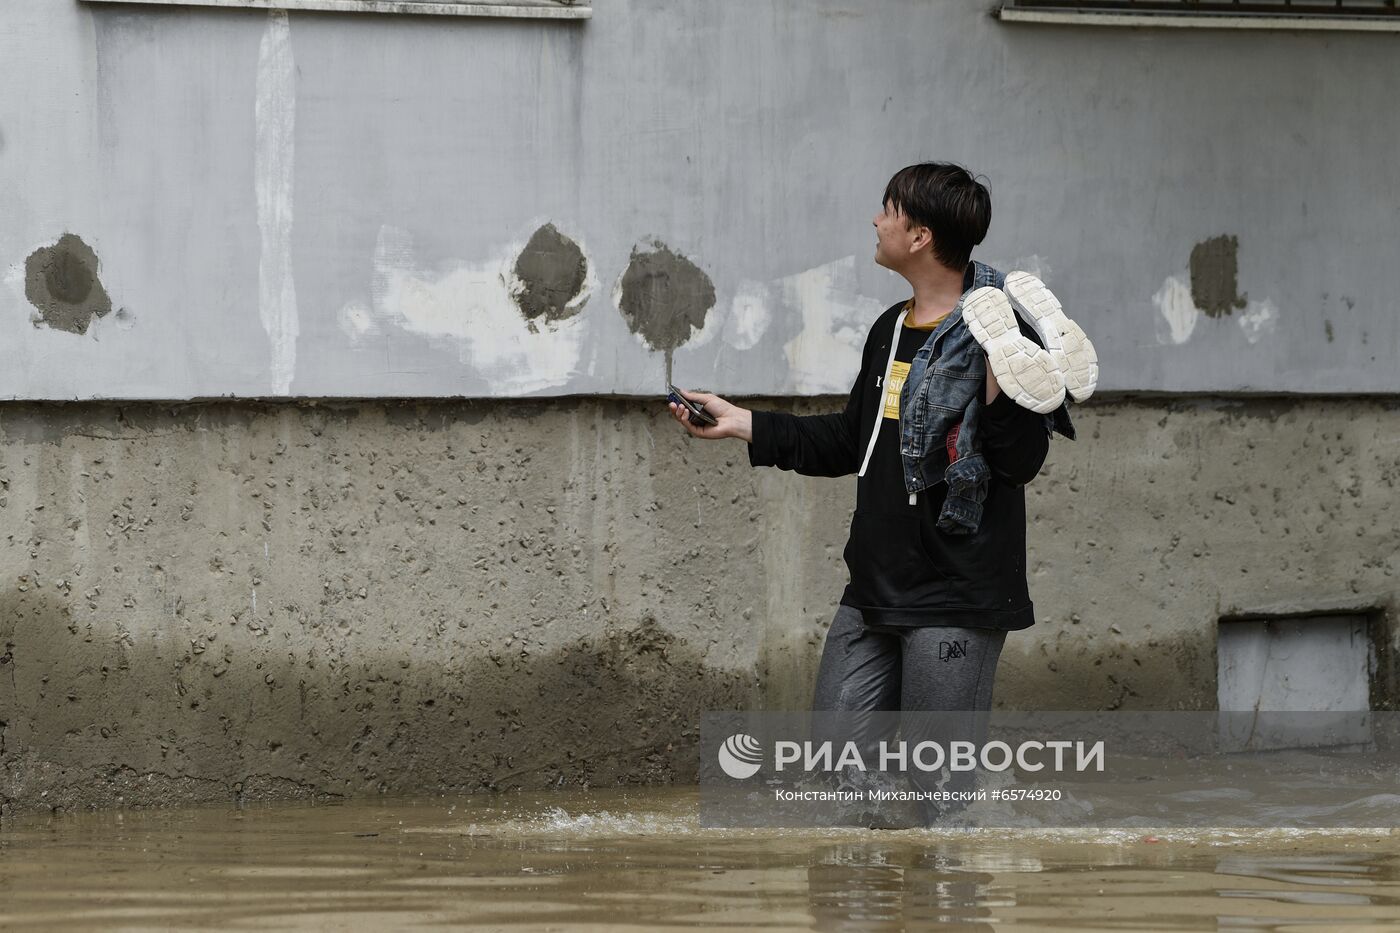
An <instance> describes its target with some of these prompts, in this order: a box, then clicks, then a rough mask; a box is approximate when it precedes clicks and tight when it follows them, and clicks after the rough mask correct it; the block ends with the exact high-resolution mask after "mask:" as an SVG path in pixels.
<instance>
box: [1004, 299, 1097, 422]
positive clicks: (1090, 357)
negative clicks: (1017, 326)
mask: <svg viewBox="0 0 1400 933" xmlns="http://www.w3.org/2000/svg"><path fill="white" fill-rule="evenodd" d="M1006 297H1007V298H1009V299H1010V300H1011V305H1012V307H1013V308H1014V309H1015V310H1016V312H1017V313H1019V314H1020V315H1021V316H1022V317H1024V318H1025V319H1026V323H1028V324H1030V325H1031V326H1032V327H1034V328H1035V332H1036V333H1037V334H1039V335H1040V339H1041V340H1042V341H1044V342H1045V347H1046V349H1048V350H1050V351H1051V353H1054V354H1058V355H1059V360H1058V362H1059V363H1060V368H1061V369H1063V370H1064V373H1065V391H1067V392H1069V396H1070V398H1072V399H1074V400H1075V401H1076V402H1082V401H1084V400H1085V399H1086V398H1088V397H1089V396H1091V395H1093V394H1094V389H1095V388H1097V387H1098V384H1099V356H1098V353H1096V352H1095V351H1094V344H1093V343H1092V342H1091V341H1090V340H1089V337H1088V335H1087V334H1085V333H1084V328H1082V327H1080V326H1079V325H1078V324H1076V323H1075V322H1074V321H1072V320H1070V319H1069V317H1068V315H1066V314H1065V311H1064V308H1063V307H1062V306H1061V305H1060V300H1059V299H1058V298H1056V297H1055V296H1054V294H1053V293H1052V292H1051V291H1050V289H1048V288H1046V287H1045V283H1044V282H1042V281H1041V280H1040V279H1038V278H1036V277H1035V276H1033V275H1031V274H1030V273H1029V272H1008V273H1007V275H1006Z"/></svg>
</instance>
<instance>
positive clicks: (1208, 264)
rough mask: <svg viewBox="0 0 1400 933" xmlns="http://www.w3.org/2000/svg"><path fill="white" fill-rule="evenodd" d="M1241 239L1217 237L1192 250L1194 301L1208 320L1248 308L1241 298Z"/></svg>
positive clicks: (1192, 293) (1192, 297)
mask: <svg viewBox="0 0 1400 933" xmlns="http://www.w3.org/2000/svg"><path fill="white" fill-rule="evenodd" d="M1239 252H1240V241H1239V237H1234V236H1228V235H1226V236H1217V237H1211V238H1210V239H1209V240H1202V241H1201V242H1200V243H1197V244H1196V245H1195V246H1193V247H1191V300H1192V301H1193V302H1194V303H1195V305H1196V307H1198V308H1200V309H1201V311H1203V312H1204V313H1205V314H1206V315H1207V316H1208V317H1220V316H1221V315H1222V314H1229V313H1230V312H1231V311H1237V310H1239V309H1241V308H1243V307H1244V306H1245V304H1246V303H1247V298H1246V296H1245V295H1242V294H1240V285H1239Z"/></svg>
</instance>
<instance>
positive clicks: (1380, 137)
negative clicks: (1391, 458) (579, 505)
mask: <svg viewBox="0 0 1400 933" xmlns="http://www.w3.org/2000/svg"><path fill="white" fill-rule="evenodd" d="M990 7H991V4H990V3H988V2H986V0H959V2H951V0H939V2H928V0H882V2H880V3H864V2H857V0H715V2H705V3H674V2H666V0H603V2H600V3H598V4H597V6H596V10H595V15H594V17H593V18H592V19H591V20H588V21H586V22H550V21H527V22H521V21H506V20H486V19H475V18H440V17H415V16H368V15H336V14H316V13H293V14H291V15H290V16H287V15H284V14H280V13H272V14H269V13H267V12H265V11H253V10H219V9H211V8H207V7H203V8H198V7H196V8H188V9H170V8H163V7H130V6H125V5H120V6H102V5H86V4H81V3H78V2H73V0H7V2H6V3H5V4H4V9H3V11H0V84H3V86H4V87H6V88H7V89H9V90H10V93H9V94H7V95H6V96H5V99H4V100H3V101H0V172H3V176H4V177H5V178H6V179H7V182H8V183H7V184H5V185H3V186H0V217H3V218H4V223H3V225H0V277H3V278H5V279H6V283H7V284H6V285H5V286H0V341H3V342H4V344H5V345H6V346H7V347H8V348H10V351H11V355H10V360H11V364H12V365H10V366H7V367H5V368H4V369H3V371H0V397H10V398H22V399H73V398H110V399H116V398H158V399H190V398H199V397H210V396H221V395H234V396H248V397H262V396H282V395H294V396H303V397H327V396H341V397H346V396H348V397H367V396H388V397H422V396H500V397H515V396H523V395H568V394H593V393H605V394H607V393H618V394H623V395H629V394H631V395H652V394H653V393H655V392H656V391H657V390H658V389H659V388H660V387H661V385H662V380H663V377H664V374H665V372H666V369H667V360H668V357H673V362H674V373H675V376H676V379H677V381H679V382H681V383H682V384H692V385H701V384H703V385H707V386H709V387H712V388H715V389H717V390H720V391H724V392H734V393H740V392H757V393H770V394H776V395H810V394H820V393H824V392H844V391H845V390H846V389H848V388H849V385H850V380H851V377H852V374H853V372H854V369H855V365H856V362H857V360H858V349H859V346H860V341H861V338H862V336H863V334H864V332H865V328H866V326H867V325H868V323H869V321H870V320H871V319H872V318H873V316H874V315H875V314H876V312H877V311H878V310H879V309H880V308H882V307H884V306H887V305H888V304H890V303H892V302H894V301H896V300H899V299H902V298H903V297H905V295H904V291H903V286H902V283H900V282H898V281H896V280H894V279H892V278H891V277H890V276H889V275H888V274H886V273H884V272H882V271H881V270H879V269H878V268H877V267H875V266H874V264H873V263H872V262H871V261H870V256H871V252H872V249H873V244H874V239H873V234H872V232H871V229H870V228H869V226H868V223H869V219H870V217H871V215H872V214H873V213H874V211H875V209H876V207H877V201H878V196H879V192H880V190H881V188H882V186H883V184H884V182H885V180H886V179H887V178H888V177H889V175H890V173H891V172H893V171H894V170H895V169H897V168H899V167H900V166H901V165H904V164H906V163H908V162H910V161H914V160H917V159H920V158H929V157H937V158H947V159H954V160H960V161H964V162H966V163H967V164H969V165H971V166H972V167H973V168H974V169H975V170H976V171H978V172H980V173H983V174H985V175H986V176H987V177H988V179H989V180H990V183H991V187H992V190H993V201H994V206H995V219H994V222H993V226H992V232H991V235H990V237H989V238H988V241H987V243H986V244H985V245H984V248H983V249H982V250H981V251H980V252H979V256H980V257H981V258H984V259H986V260H988V261H991V262H993V263H995V264H999V265H1001V266H1002V267H1003V268H1012V267H1022V268H1029V269H1031V270H1032V271H1038V272H1039V273H1041V274H1042V275H1043V276H1044V277H1045V278H1046V279H1047V281H1049V282H1050V284H1051V286H1052V287H1054V288H1055V289H1057V291H1058V292H1059V293H1060V294H1061V296H1062V297H1063V298H1064V299H1065V300H1066V302H1067V304H1068V306H1069V308H1070V309H1071V311H1072V312H1073V314H1074V316H1075V317H1076V318H1077V319H1078V320H1080V321H1081V322H1082V323H1083V324H1084V326H1085V327H1086V328H1087V329H1088V331H1089V333H1090V334H1091V335H1092V336H1093V337H1094V338H1095V339H1096V340H1097V341H1098V343H1099V345H1100V347H1101V349H1102V350H1103V351H1104V353H1103V357H1104V365H1103V374H1104V388H1105V389H1109V390H1112V389H1132V390H1165V391H1191V392H1201V391H1218V390H1225V391H1250V392H1271V391H1283V392H1324V393H1332V392H1393V391H1396V390H1397V389H1398V388H1400V381H1398V380H1400V376H1397V375H1396V370H1395V368H1394V367H1393V366H1390V365H1388V363H1389V362H1390V360H1391V359H1393V357H1394V356H1395V350H1396V347H1397V346H1398V345H1400V330H1398V329H1397V328H1400V323H1397V321H1400V317H1398V316H1397V315H1396V314H1395V298H1394V296H1395V295H1396V294H1397V293H1400V263H1397V262H1396V261H1395V259H1396V255H1395V242H1396V220H1395V212H1394V205H1395V204H1396V203H1400V175H1397V173H1395V172H1394V171H1389V170H1388V167H1389V163H1388V162H1387V153H1388V149H1389V147H1390V145H1391V143H1392V142H1393V140H1394V139H1396V138H1397V137H1398V136H1400V111H1397V109H1396V108H1395V107H1394V106H1393V104H1394V93H1393V89H1394V87H1395V81H1396V78H1397V75H1400V66H1397V64H1396V57H1395V55H1394V41H1395V40H1394V37H1393V36H1390V35H1365V34H1336V33H1282V32H1265V33H1240V32H1228V31H1226V32H1215V31H1197V30H1156V31H1154V30H1107V29H1094V28H1064V27H1035V26H1025V25H1021V26H1016V25H1007V24H1001V23H998V22H997V21H996V20H995V19H993V18H992V17H991V16H989V15H988V10H989V9H990ZM65 234H67V235H70V237H71V238H67V239H65ZM658 244H660V245H658ZM55 268H57V269H58V270H59V274H56V275H52V276H51V275H49V274H48V273H49V272H51V271H52V270H53V269H55ZM50 279H52V281H50ZM35 322H37V325H36V323H35Z"/></svg>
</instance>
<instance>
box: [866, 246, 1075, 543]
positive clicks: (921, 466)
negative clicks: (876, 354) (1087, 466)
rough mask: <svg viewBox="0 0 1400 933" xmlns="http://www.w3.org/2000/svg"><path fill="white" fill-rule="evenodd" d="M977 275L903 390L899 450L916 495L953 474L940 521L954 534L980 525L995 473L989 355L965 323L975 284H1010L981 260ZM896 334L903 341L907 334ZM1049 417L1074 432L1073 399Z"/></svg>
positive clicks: (1055, 426)
mask: <svg viewBox="0 0 1400 933" xmlns="http://www.w3.org/2000/svg"><path fill="white" fill-rule="evenodd" d="M971 278H972V282H971V284H970V285H968V286H967V287H966V288H965V289H964V290H963V294H962V297H961V298H959V299H958V303H957V305H955V306H954V308H953V310H952V311H951V312H950V313H949V314H948V316H947V317H946V318H944V319H943V322H942V323H941V324H939V325H938V327H936V328H935V329H934V330H933V333H931V334H930V335H929V337H928V340H927V341H925V343H924V345H923V346H922V347H920V348H919V350H918V352H917V353H915V354H914V359H913V361H912V362H911V363H910V364H909V375H908V376H907V377H906V379H905V382H904V387H903V388H902V389H901V390H900V398H899V452H900V455H901V456H900V459H901V460H902V461H903V464H904V487H905V491H907V492H908V493H909V494H910V497H911V501H914V497H916V496H917V494H918V493H919V492H921V491H922V490H924V489H927V488H928V487H930V486H933V485H936V484H937V483H939V482H947V484H948V490H947V495H946V497H945V498H944V504H943V509H942V512H941V514H940V515H939V519H938V527H939V529H941V530H942V531H945V532H950V533H954V534H971V533H972V532H975V531H976V530H977V527H978V525H979V524H980V523H981V519H982V503H983V502H984V501H985V500H986V497H987V485H988V482H989V480H990V477H991V472H990V470H989V468H988V466H987V461H986V460H985V459H984V458H983V456H982V452H981V445H980V443H979V440H978V427H979V425H978V422H979V420H980V418H981V414H982V409H983V407H984V403H983V401H982V398H983V385H984V384H985V382H986V375H987V371H986V358H985V356H984V354H983V351H982V348H981V347H980V346H979V345H978V343H977V340H976V338H974V337H973V336H972V332H971V331H970V330H968V328H967V325H966V324H964V323H963V319H962V308H963V302H964V301H965V300H966V299H967V296H968V295H969V294H971V292H972V291H974V290H975V289H978V288H982V287H983V286H991V287H993V288H1002V287H1003V286H1004V285H1005V284H1006V276H1005V275H1004V274H1003V273H1001V272H999V271H997V270H996V269H993V268H992V267H991V266H988V265H986V264H984V263H981V262H977V261H975V260H974V261H973V262H972V264H971ZM896 326H898V324H897V325H896ZM892 339H893V340H895V341H896V342H897V341H898V339H899V335H898V334H895V335H894V337H893V338H892ZM1032 339H1035V338H1032ZM1044 417H1045V431H1046V434H1047V435H1048V434H1050V433H1052V432H1054V431H1059V432H1060V433H1061V434H1063V435H1064V436H1065V437H1068V438H1070V439H1071V440H1073V438H1074V426H1073V424H1071V422H1070V417H1069V410H1068V405H1067V404H1066V405H1061V406H1060V407H1059V408H1057V409H1056V410H1055V411H1054V412H1053V413H1051V414H1048V415H1045V416H1044ZM959 422H961V427H960V428H959V429H958V433H957V440H956V444H955V448H954V449H955V452H956V454H957V457H956V459H953V460H952V461H951V462H950V458H949V455H948V448H947V446H946V443H945V438H946V437H947V435H948V432H949V431H950V430H951V429H952V428H953V427H954V426H955V425H957V424H958V423H959Z"/></svg>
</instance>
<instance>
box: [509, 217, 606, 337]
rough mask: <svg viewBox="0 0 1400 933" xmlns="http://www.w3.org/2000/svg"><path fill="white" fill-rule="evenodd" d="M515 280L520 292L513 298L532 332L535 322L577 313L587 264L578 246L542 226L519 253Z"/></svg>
mask: <svg viewBox="0 0 1400 933" xmlns="http://www.w3.org/2000/svg"><path fill="white" fill-rule="evenodd" d="M515 277H516V280H517V281H518V282H519V283H520V288H519V291H518V292H517V293H515V294H513V295H512V297H513V298H514V299H515V303H516V304H517V305H519V306H520V313H521V314H523V315H525V319H526V320H527V321H529V322H530V326H531V327H532V328H533V327H534V322H535V321H536V320H544V321H559V320H563V319H564V318H566V317H572V316H573V315H575V314H577V313H578V312H579V311H580V309H581V308H582V307H583V305H582V303H581V302H578V301H577V299H578V298H579V296H580V295H581V294H582V292H583V285H584V282H586V281H587V280H588V260H587V258H585V257H584V255H583V250H581V249H579V245H578V244H577V243H575V242H574V241H573V240H571V239H569V238H568V237H566V236H564V234H562V233H560V232H559V231H558V230H557V229H556V228H555V226H554V224H545V225H544V226H543V227H540V228H539V229H538V230H536V231H535V232H534V234H533V235H531V237H530V241H529V242H528V243H526V244H525V248H524V249H523V250H521V252H520V258H518V259H517V260H516V261H515Z"/></svg>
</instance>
